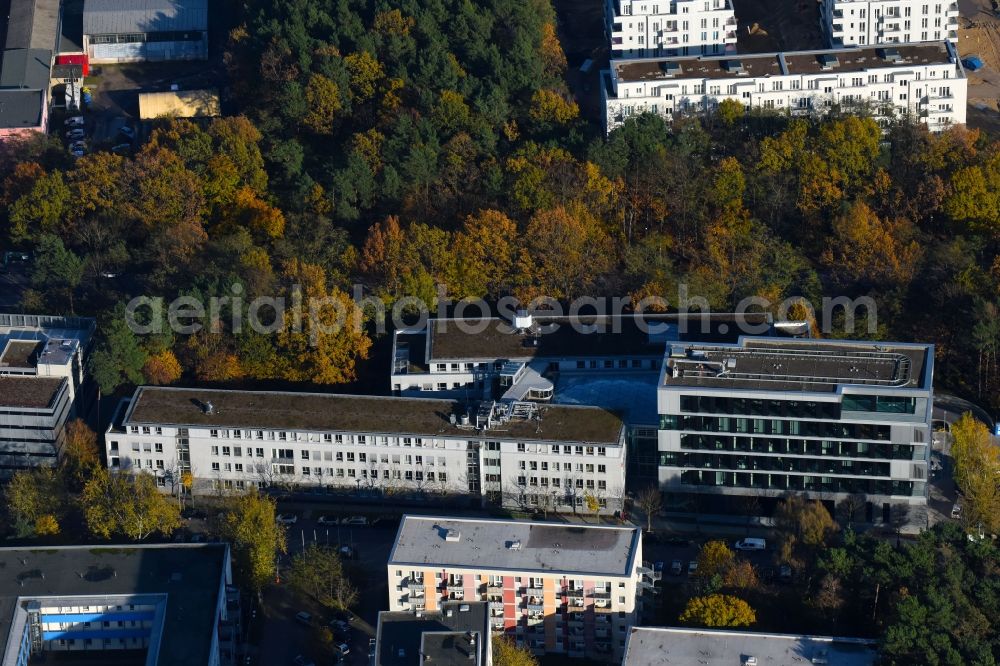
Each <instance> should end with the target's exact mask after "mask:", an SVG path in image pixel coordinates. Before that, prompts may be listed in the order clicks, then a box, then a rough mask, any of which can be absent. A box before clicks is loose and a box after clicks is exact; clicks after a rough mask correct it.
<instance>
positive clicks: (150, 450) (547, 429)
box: [105, 386, 626, 509]
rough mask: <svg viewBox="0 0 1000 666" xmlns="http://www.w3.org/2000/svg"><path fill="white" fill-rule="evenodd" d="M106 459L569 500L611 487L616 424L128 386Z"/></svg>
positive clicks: (590, 411) (320, 483)
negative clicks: (132, 390) (128, 393)
mask: <svg viewBox="0 0 1000 666" xmlns="http://www.w3.org/2000/svg"><path fill="white" fill-rule="evenodd" d="M105 447H106V453H107V459H108V464H109V466H110V467H111V469H113V470H123V471H139V470H141V471H144V472H149V473H151V474H154V475H155V476H156V478H157V481H158V483H159V485H160V486H161V487H162V488H164V490H165V491H166V490H168V489H169V490H170V491H171V492H176V491H177V489H178V488H177V484H178V483H179V481H180V477H181V476H182V475H183V473H184V472H189V473H190V474H191V475H192V477H193V482H194V487H193V492H194V493H196V494H197V493H201V492H208V491H217V490H237V491H238V490H244V489H249V488H252V487H266V486H271V485H290V486H304V487H309V489H310V490H313V489H319V488H329V489H333V490H336V489H340V490H343V489H352V490H357V491H361V490H366V491H372V492H375V493H384V494H396V493H420V494H442V495H445V494H447V495H455V494H470V495H472V496H474V497H484V498H485V499H487V500H488V501H492V502H495V503H503V504H507V505H510V506H524V507H538V508H547V509H554V508H562V509H573V508H574V507H582V506H583V504H584V500H585V497H586V496H587V495H588V494H590V495H592V496H594V497H596V498H598V499H599V501H600V502H601V503H602V504H605V505H613V504H614V503H616V502H618V501H620V499H621V498H622V497H623V495H624V487H625V458H626V451H625V428H624V426H623V424H622V420H621V419H620V418H619V417H618V416H616V415H615V414H612V413H610V412H608V411H606V410H604V409H599V408H595V407H576V406H555V405H551V406H550V405H538V404H536V403H531V402H524V401H501V402H494V401H489V402H477V403H474V404H465V403H458V402H455V401H452V400H428V399H417V398H396V397H376V396H353V395H331V394H317V393H281V392H250V391H219V390H205V389H176V388H158V387H149V386H147V387H140V388H139V389H137V390H136V392H135V394H134V395H133V397H132V399H131V400H130V401H128V402H127V403H122V405H121V406H120V407H119V410H118V413H117V414H116V416H115V418H114V419H113V422H112V424H111V426H110V428H109V430H108V431H107V433H106V435H105Z"/></svg>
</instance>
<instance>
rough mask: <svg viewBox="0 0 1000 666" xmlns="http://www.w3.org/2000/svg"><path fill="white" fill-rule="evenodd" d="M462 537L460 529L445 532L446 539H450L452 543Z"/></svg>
mask: <svg viewBox="0 0 1000 666" xmlns="http://www.w3.org/2000/svg"><path fill="white" fill-rule="evenodd" d="M461 538H462V533H461V532H459V531H458V530H448V531H447V532H445V534H444V540H445V541H450V542H452V543H454V542H456V541H458V540H460V539H461Z"/></svg>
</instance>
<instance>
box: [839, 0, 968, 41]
mask: <svg viewBox="0 0 1000 666" xmlns="http://www.w3.org/2000/svg"><path fill="white" fill-rule="evenodd" d="M958 14H959V12H958V3H957V2H955V1H954V0H820V27H821V28H822V30H823V34H824V35H826V38H827V41H828V42H829V45H830V46H833V47H841V46H865V45H871V44H905V43H907V42H940V41H943V40H948V41H950V42H952V43H953V44H958Z"/></svg>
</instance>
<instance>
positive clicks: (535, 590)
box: [524, 587, 544, 597]
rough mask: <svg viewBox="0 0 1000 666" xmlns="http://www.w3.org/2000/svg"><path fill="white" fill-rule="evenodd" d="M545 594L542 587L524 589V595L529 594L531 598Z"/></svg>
mask: <svg viewBox="0 0 1000 666" xmlns="http://www.w3.org/2000/svg"><path fill="white" fill-rule="evenodd" d="M543 593H544V591H543V590H542V588H540V587H528V588H525V589H524V594H527V595H528V596H529V597H540V596H542V594H543Z"/></svg>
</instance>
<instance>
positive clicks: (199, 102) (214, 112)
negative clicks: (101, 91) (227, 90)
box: [139, 90, 222, 120]
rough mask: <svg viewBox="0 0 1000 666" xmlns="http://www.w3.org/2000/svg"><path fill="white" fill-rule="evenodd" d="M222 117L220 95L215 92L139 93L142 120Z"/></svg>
mask: <svg viewBox="0 0 1000 666" xmlns="http://www.w3.org/2000/svg"><path fill="white" fill-rule="evenodd" d="M221 115H222V108H221V105H220V104H219V93H218V92H217V91H215V90H185V91H182V92H155V93H139V118H141V119H142V120H151V119H153V118H159V117H160V116H174V117H176V118H209V117H214V116H221Z"/></svg>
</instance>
